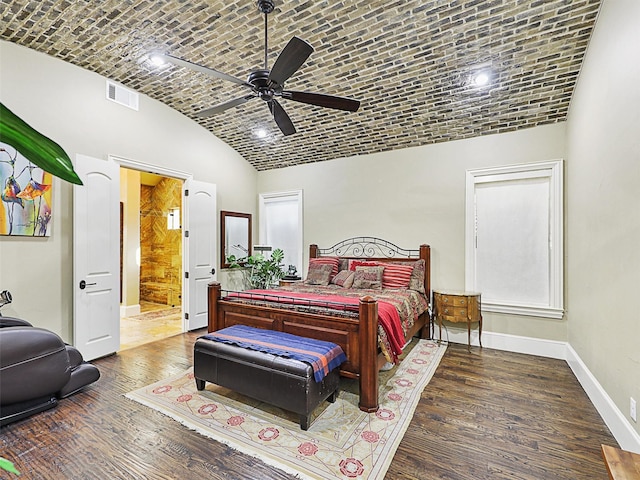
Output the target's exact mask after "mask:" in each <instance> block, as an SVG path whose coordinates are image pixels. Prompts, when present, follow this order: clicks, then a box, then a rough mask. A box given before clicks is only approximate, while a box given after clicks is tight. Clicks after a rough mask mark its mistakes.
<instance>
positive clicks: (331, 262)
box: [309, 257, 339, 278]
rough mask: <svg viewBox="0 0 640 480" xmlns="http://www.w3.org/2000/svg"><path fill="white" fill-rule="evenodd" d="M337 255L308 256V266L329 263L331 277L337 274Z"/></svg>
mask: <svg viewBox="0 0 640 480" xmlns="http://www.w3.org/2000/svg"><path fill="white" fill-rule="evenodd" d="M338 264H339V260H338V257H318V258H310V259H309V266H311V265H331V278H333V277H335V276H336V275H337V274H338Z"/></svg>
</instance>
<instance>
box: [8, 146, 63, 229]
mask: <svg viewBox="0 0 640 480" xmlns="http://www.w3.org/2000/svg"><path fill="white" fill-rule="evenodd" d="M0 182H1V183H0V188H1V189H2V190H0V198H1V199H2V201H1V202H0V235H8V236H27V237H48V236H50V235H51V219H52V217H53V212H52V203H51V194H52V183H53V177H52V175H51V174H49V173H47V172H45V171H44V170H42V169H41V168H40V167H37V166H35V165H34V164H33V163H31V162H30V161H29V159H27V158H25V157H23V156H22V155H21V154H20V153H19V152H18V151H17V150H16V149H15V148H13V147H12V146H11V145H8V144H6V143H1V142H0Z"/></svg>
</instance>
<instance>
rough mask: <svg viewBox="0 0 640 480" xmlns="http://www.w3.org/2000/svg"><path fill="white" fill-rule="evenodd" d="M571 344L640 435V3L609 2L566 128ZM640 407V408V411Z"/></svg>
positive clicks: (593, 42)
mask: <svg viewBox="0 0 640 480" xmlns="http://www.w3.org/2000/svg"><path fill="white" fill-rule="evenodd" d="M567 151H568V156H569V159H570V161H569V162H568V168H567V175H566V179H567V185H566V205H567V228H566V231H567V235H566V251H567V263H566V279H567V285H568V288H567V311H568V318H569V343H570V344H571V346H572V347H573V349H574V350H575V351H576V352H577V353H578V355H579V356H580V358H581V359H582V360H583V361H584V363H585V364H586V366H587V367H588V369H589V370H590V371H591V373H592V374H593V375H594V376H595V377H596V379H597V380H598V382H599V383H600V384H601V385H602V387H603V388H604V389H605V390H606V392H607V393H608V395H609V396H610V397H611V398H612V399H613V401H614V402H615V404H616V406H617V407H618V409H619V410H620V411H621V412H622V413H623V415H625V417H626V419H627V420H628V421H629V422H630V423H631V425H632V426H633V428H635V431H636V432H640V430H639V429H638V423H637V422H633V421H632V420H631V419H630V416H629V397H634V398H635V399H636V400H637V401H638V402H640V309H639V308H638V301H637V298H638V290H639V288H640V2H638V1H637V0H606V1H605V2H604V3H603V5H602V7H601V11H600V14H599V17H598V20H597V23H596V28H595V31H594V33H593V37H592V39H591V42H590V44H589V48H588V50H587V55H586V59H585V62H584V64H583V67H582V71H581V73H580V77H579V79H578V83H577V88H576V90H575V93H574V96H573V98H572V101H571V108H570V112H569V120H568V128H567ZM639 405H640V403H639Z"/></svg>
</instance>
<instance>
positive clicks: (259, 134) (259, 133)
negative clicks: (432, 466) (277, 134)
mask: <svg viewBox="0 0 640 480" xmlns="http://www.w3.org/2000/svg"><path fill="white" fill-rule="evenodd" d="M255 135H256V137H258V138H265V137H266V136H267V131H266V130H265V129H264V128H259V129H257V130H256V131H255Z"/></svg>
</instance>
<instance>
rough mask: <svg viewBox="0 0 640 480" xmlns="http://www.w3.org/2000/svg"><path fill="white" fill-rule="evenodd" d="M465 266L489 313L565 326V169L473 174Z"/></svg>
mask: <svg viewBox="0 0 640 480" xmlns="http://www.w3.org/2000/svg"><path fill="white" fill-rule="evenodd" d="M465 258H466V281H465V283H466V285H465V288H467V289H468V290H472V291H478V292H481V293H482V308H483V310H486V311H494V312H500V313H512V314H521V315H534V316H543V317H550V318H562V315H563V300H562V299H563V295H562V285H563V281H562V275H563V266H562V163H561V162H560V161H555V162H544V163H535V164H528V165H517V166H509V167H499V168H490V169H482V170H470V171H468V172H467V205H466V256H465Z"/></svg>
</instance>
